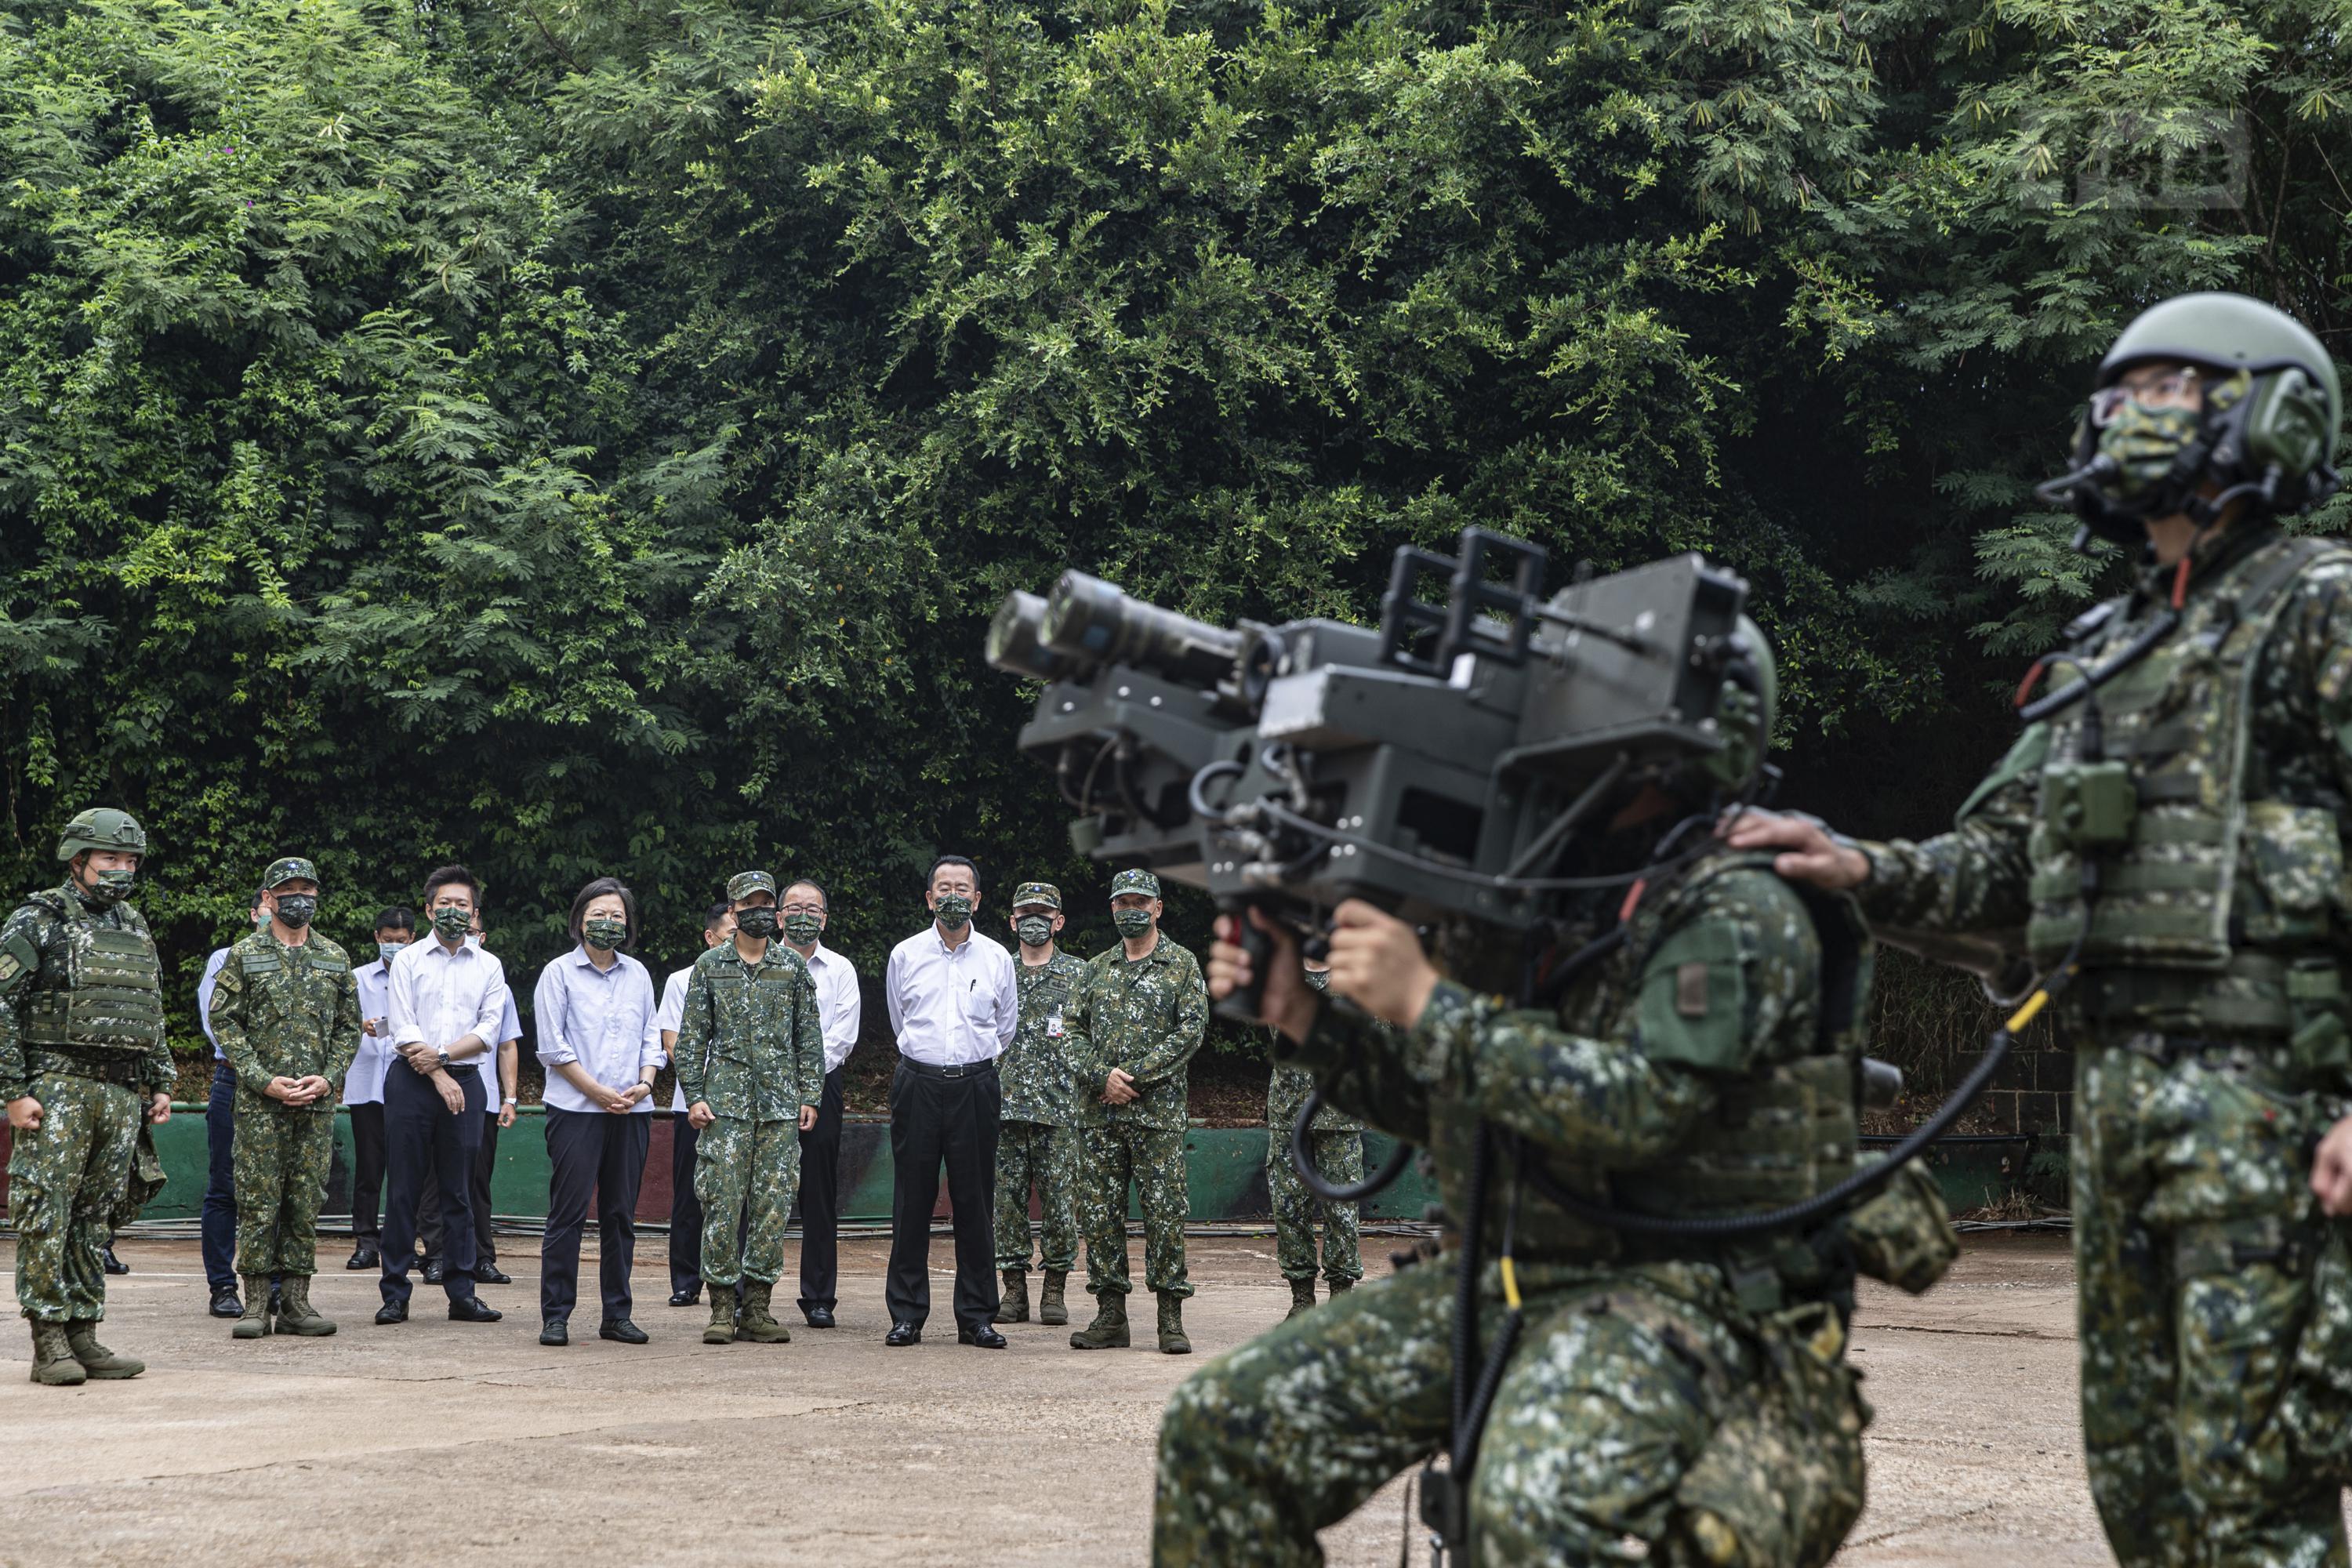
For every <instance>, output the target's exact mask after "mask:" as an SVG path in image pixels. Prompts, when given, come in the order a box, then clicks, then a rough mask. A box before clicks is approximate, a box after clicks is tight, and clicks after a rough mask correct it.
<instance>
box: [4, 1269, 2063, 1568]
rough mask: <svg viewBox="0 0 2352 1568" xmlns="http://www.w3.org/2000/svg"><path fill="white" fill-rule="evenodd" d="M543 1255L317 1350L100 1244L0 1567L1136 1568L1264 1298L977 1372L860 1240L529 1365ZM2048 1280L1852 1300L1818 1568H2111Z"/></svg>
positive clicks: (1275, 1294) (1247, 1297) (1344, 1549)
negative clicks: (101, 1270)
mask: <svg viewBox="0 0 2352 1568" xmlns="http://www.w3.org/2000/svg"><path fill="white" fill-rule="evenodd" d="M1369 1241H1370V1238H1368V1242H1369ZM536 1246H537V1244H536V1242H535V1241H533V1240H530V1239H526V1238H521V1237H517V1238H512V1239H510V1240H509V1241H508V1243H507V1245H506V1247H505V1248H504V1249H503V1250H502V1253H501V1258H500V1261H501V1263H502V1264H503V1265H504V1266H505V1267H506V1268H508V1269H509V1271H510V1272H511V1273H513V1274H514V1276H515V1283H514V1284H512V1285H510V1286H501V1287H488V1288H485V1289H484V1290H483V1292H482V1294H483V1297H484V1299H485V1300H488V1301H489V1302H490V1303H491V1304H492V1305H494V1306H497V1307H499V1308H501V1309H503V1310H506V1312H507V1314H508V1316H507V1318H506V1321H504V1322H501V1323H497V1324H492V1325H488V1326H473V1325H461V1324H456V1323H451V1322H449V1321H446V1319H445V1318H444V1317H443V1316H442V1306H441V1298H440V1294H439V1292H438V1291H437V1290H436V1289H426V1288H420V1289H418V1291H417V1296H416V1301H415V1308H416V1309H417V1310H416V1315H415V1317H414V1318H413V1319H412V1321H409V1322H408V1323H406V1324H404V1325H402V1326H399V1327H396V1328H377V1327H376V1326H374V1324H373V1321H371V1320H372V1317H373V1311H374V1309H375V1306H376V1304H377V1298H376V1293H375V1286H374V1276H373V1274H362V1275H354V1274H346V1273H344V1272H342V1271H341V1268H339V1267H334V1266H338V1265H340V1263H341V1259H342V1258H343V1256H344V1255H345V1253H344V1249H343V1247H341V1245H338V1246H337V1247H336V1249H335V1251H334V1252H333V1253H332V1255H331V1260H330V1261H331V1271H330V1272H328V1273H325V1274H322V1275H321V1276H320V1279H319V1282H318V1286H317V1288H316V1289H314V1291H313V1298H314V1300H316V1301H317V1302H318V1304H319V1305H320V1307H321V1308H322V1310H325V1311H326V1312H327V1313H328V1314H329V1315H330V1316H331V1317H334V1318H336V1319H338V1320H339V1321H341V1325H342V1331H341V1333H339V1334H337V1335H336V1336H334V1337H333V1338H331V1339H324V1340H294V1339H283V1338H273V1339H268V1340H264V1341H261V1342H247V1343H239V1342H232V1341H231V1340H230V1338H229V1337H228V1325H227V1324H226V1323H225V1322H221V1321H216V1320H215V1319H212V1318H209V1317H206V1316H205V1314H204V1300H205V1296H204V1288H203V1279H202V1275H201V1270H200V1269H199V1268H198V1266H197V1261H196V1250H195V1247H194V1244H193V1243H188V1242H163V1241H152V1242H151V1241H126V1242H125V1243H124V1244H123V1246H122V1247H121V1252H122V1255H123V1257H124V1258H125V1260H126V1261H128V1262H129V1263H130V1264H131V1267H132V1269H133V1272H132V1273H131V1275H130V1276H129V1277H128V1278H124V1279H115V1280H113V1281H111V1289H112V1295H111V1297H110V1300H111V1303H112V1305H111V1308H110V1312H111V1315H110V1318H109V1320H108V1324H107V1334H106V1338H107V1339H108V1340H109V1341H110V1342H111V1343H112V1344H113V1345H114V1346H115V1347H116V1348H117V1349H119V1350H122V1351H125V1352H130V1353H132V1354H136V1355H140V1356H142V1357H144V1358H145V1359H146V1360H147V1361H148V1363H149V1365H150V1369H151V1370H150V1371H149V1372H148V1373H147V1374H146V1375H145V1376H143V1377H141V1378H138V1379H136V1380H135V1381H132V1382H129V1383H118V1384H87V1385H85V1386H83V1387H81V1388H79V1389H70V1390H67V1389H50V1388H42V1387H38V1386H37V1385H35V1384H31V1383H30V1382H28V1381H27V1380H26V1376H25V1373H26V1363H27V1362H28V1359H29V1345H28V1344H27V1343H26V1342H24V1341H22V1340H16V1341H14V1342H7V1343H5V1344H0V1351H5V1353H6V1354H7V1355H10V1356H13V1357H14V1358H16V1364H15V1365H14V1366H13V1367H0V1473H5V1474H6V1476H7V1477H8V1479H9V1481H10V1483H11V1484H10V1485H9V1487H8V1488H7V1489H6V1491H5V1496H0V1563H7V1564H19V1563H23V1564H33V1563H110V1564H117V1563H120V1564H136V1563H191V1562H199V1563H200V1562H229V1561H234V1562H260V1563H271V1562H276V1563H306V1564H307V1563H371V1564H372V1563H388V1562H456V1561H472V1562H478V1563H496V1564H499V1568H508V1565H514V1568H522V1565H526V1564H541V1563H547V1564H561V1565H562V1568H588V1565H591V1564H604V1563H680V1564H687V1563H693V1564H697V1565H698V1568H708V1565H709V1564H712V1563H826V1564H833V1563H845V1564H858V1563H875V1564H885V1563H887V1564H891V1565H894V1568H913V1565H917V1564H932V1563H938V1564H966V1563H986V1564H991V1565H996V1564H1011V1563H1140V1562H1142V1561H1143V1560H1144V1556H1145V1543H1146V1533H1147V1516H1148V1512H1149V1509H1150V1492H1151V1479H1152V1440H1153V1432H1154V1427H1155V1425H1156V1423H1157V1421H1158V1418H1159V1414H1160V1405H1161V1404H1162V1402H1163V1401H1164V1400H1165V1398H1166V1396H1167V1394H1168V1391H1169V1389H1170V1388H1171V1386H1172V1385H1173V1384H1174V1383H1175V1382H1176V1381H1177V1380H1178V1379H1179V1378H1181V1377H1182V1376H1183V1375H1184V1374H1185V1373H1187V1372H1189V1371H1191V1370H1192V1369H1193V1368H1195V1367H1197V1366H1199V1365H1200V1364H1201V1363H1202V1359H1203V1356H1204V1355H1205V1354H1213V1353H1215V1352H1219V1351H1223V1350H1225V1349H1227V1348H1229V1347H1231V1346H1233V1345H1234V1344H1236V1343H1238V1342H1241V1341H1242V1340H1244V1339H1245V1338H1247V1337H1249V1336H1250V1335H1252V1334H1255V1333H1256V1332H1258V1331H1261V1330H1262V1329H1264V1328H1265V1327H1266V1326H1268V1325H1269V1324H1271V1323H1273V1322H1275V1321H1277V1320H1278V1319H1279V1318H1280V1317H1281V1316H1282V1313H1283V1311H1284V1310H1285V1309H1286V1305H1287V1302H1288V1295H1287V1292H1286V1290H1285V1289H1284V1288H1283V1286H1282V1283H1281V1281H1280V1279H1278V1278H1277V1277H1276V1273H1275V1268H1274V1260H1273V1245H1272V1242H1271V1240H1270V1239H1267V1240H1250V1239H1243V1240H1232V1239H1222V1238H1221V1239H1195V1240H1194V1242H1193V1243H1192V1273H1193V1278H1194V1280H1195V1281H1196V1283H1197V1284H1198V1286H1199V1288H1200V1291H1201V1294H1200V1295H1199V1297H1198V1298H1196V1299H1195V1300H1194V1301H1193V1303H1192V1307H1191V1310H1189V1311H1188V1313H1187V1316H1186V1321H1187V1324H1188V1326H1189V1327H1190V1329H1191V1331H1192V1338H1193V1342H1194V1344H1195V1345H1196V1347H1197V1350H1198V1352H1200V1353H1196V1354H1194V1355H1192V1356H1191V1357H1186V1358H1179V1357H1171V1356H1162V1355H1160V1354H1158V1353H1157V1352H1154V1351H1151V1350H1147V1349H1142V1348H1138V1349H1136V1350H1132V1351H1128V1352H1097V1353H1093V1354H1084V1355H1082V1354H1079V1353H1077V1352H1073V1351H1071V1350H1069V1349H1068V1348H1067V1347H1066V1342H1065V1335H1066V1332H1067V1331H1066V1330H1058V1329H1047V1328H1044V1327H1041V1326H1039V1325H1037V1324H1034V1323H1031V1324H1027V1325H1019V1326H1013V1327H1012V1328H1010V1329H1008V1331H1007V1332H1008V1333H1009V1334H1010V1336H1011V1338H1012V1340H1013V1346H1012V1348H1011V1349H1010V1350H1008V1351H1002V1352H983V1351H979V1350H975V1349H971V1348H966V1347H961V1346H959V1345H957V1344H956V1343H955V1342H954V1330H953V1327H952V1324H951V1323H950V1322H949V1321H948V1315H947V1313H946V1311H945V1310H944V1305H943V1304H944V1300H945V1297H946V1294H947V1290H948V1287H949V1275H948V1273H947V1271H946V1269H947V1265H948V1262H949V1257H948V1247H947V1245H946V1243H945V1242H944V1241H943V1240H942V1241H941V1242H940V1243H938V1244H936V1245H935V1247H934V1257H933V1263H934V1269H933V1274H934V1279H935V1287H934V1289H935V1293H936V1297H937V1299H938V1300H940V1303H941V1304H942V1305H941V1310H938V1311H937V1312H935V1315H934V1317H933V1319H932V1329H933V1331H934V1332H933V1334H932V1336H931V1337H929V1338H928V1339H927V1340H926V1342H924V1343H923V1344H922V1345H921V1346H919V1347H917V1348H914V1349H909V1350H895V1351H894V1350H890V1349H887V1348H886V1347H885V1346H884V1345H883V1344H882V1342H881V1336H882V1333H883V1331H885V1330H886V1329H887V1326H888V1324H887V1319H886V1317H885V1314H884V1310H883V1307H882V1301H881V1294H882V1290H881V1278H882V1265H883V1260H884V1256H885V1252H886V1247H885V1244H884V1243H882V1242H880V1241H866V1240H859V1241H852V1242H848V1243H845V1246H844V1248H843V1258H842V1267H843V1284H844V1299H843V1303H842V1306H841V1309H840V1318H841V1325H842V1326H841V1327H840V1328H839V1329H837V1330H835V1331H830V1332H819V1331H814V1330H807V1329H796V1330H795V1336H794V1339H793V1342H792V1343H791V1344H789V1345H776V1346H765V1345H751V1344H736V1345H730V1346H726V1347H723V1348H722V1347H707V1346H704V1345H703V1344H701V1343H699V1342H698V1339H697V1337H696V1336H697V1334H698V1331H699V1330H700V1327H701V1323H702V1321H703V1310H702V1309H699V1308H691V1309H689V1308H671V1307H669V1306H667V1305H666V1304H665V1302H666V1299H667V1295H668V1287H667V1273H666V1270H665V1268H664V1266H663V1258H662V1246H663V1244H662V1241H661V1239H660V1238H659V1237H652V1238H649V1242H648V1245H646V1246H645V1247H641V1249H640V1251H639V1255H638V1258H637V1268H636V1276H635V1279H636V1283H637V1287H638V1291H639V1296H638V1300H639V1306H638V1311H637V1316H638V1321H640V1323H641V1324H642V1325H643V1326H644V1327H645V1328H646V1331H648V1332H649V1333H651V1334H652V1335H653V1336H654V1342H653V1343H651V1344H649V1345H646V1346H644V1347H641V1348H631V1347H628V1346H624V1345H617V1344H610V1343H605V1342H601V1341H599V1340H597V1339H596V1338H595V1337H594V1320H595V1313H594V1310H593V1307H592V1308H591V1309H590V1310H588V1311H587V1312H586V1313H585V1314H582V1315H575V1319H574V1322H573V1330H574V1340H573V1343H572V1346H571V1347H570V1348H568V1349H563V1350H546V1349H542V1348H541V1346H540V1345H539V1343H538V1341H537V1333H538V1327H539V1322H538V1312H537V1310H536V1305H537V1298H538V1292H537V1285H538V1280H537V1274H536V1264H537V1251H536ZM1367 1250H1368V1251H1370V1250H1372V1247H1368V1248H1367ZM1139 1251H1140V1246H1139V1244H1138V1252H1139ZM583 1275H585V1276H587V1278H588V1279H593V1272H592V1271H591V1270H590V1269H588V1268H583ZM585 1282H586V1280H584V1279H583V1283H585ZM2071 1286H2072V1279H2071V1268H2070V1267H2069V1265H2068V1263H2067V1260H2066V1256H2065V1252H2064V1247H2063V1241H2059V1240H2052V1239H2046V1238H2024V1239H2016V1240H1995V1241H1990V1242H1981V1243H1978V1244H1976V1245H1974V1246H1972V1247H1970V1249H1969V1253H1968V1255H1967V1256H1966V1257H1965V1258H1963V1259H1962V1261H1961V1263H1960V1265H1959V1267H1958V1269H1957V1270H1956V1271H1955V1273H1954V1275H1953V1277H1952V1278H1951V1279H1948V1281H1947V1282H1946V1283H1945V1284H1944V1285H1943V1287H1942V1288H1941V1289H1938V1290H1937V1291H1936V1292H1935V1293H1934V1294H1933V1295H1931V1296H1929V1297H1927V1299H1925V1300H1916V1301H1915V1300H1911V1299H1909V1298H1906V1297H1903V1296H1900V1295H1896V1294H1894V1293H1891V1292H1887V1291H1883V1290H1871V1291H1869V1292H1868V1293H1867V1294H1866V1295H1865V1297H1864V1306H1863V1310H1862V1314H1861V1318H1860V1322H1859V1325H1858V1331H1857V1333H1856V1336H1855V1353H1856V1356H1857V1359H1858V1361H1859V1363H1860V1364H1861V1365H1862V1366H1864V1368H1865V1369H1867V1372H1868V1374H1869V1375H1868V1384H1867V1392H1868V1394H1869V1396H1870V1398H1871V1400H1872V1401H1873V1403H1874V1405H1876V1407H1877V1411H1878V1419H1877V1423H1876V1425H1875V1426H1873V1427H1872V1429H1871V1434H1870V1458H1871V1466H1872V1471H1871V1498H1872V1501H1871V1506H1870V1510H1869V1511H1868V1512H1867V1513H1866V1514H1865V1515H1864V1518H1863V1521H1862V1522H1861V1524H1860V1525H1859V1526H1858V1527H1857V1528H1856V1529H1855V1531H1854V1532H1853V1538H1852V1540H1851V1542H1850V1543H1849V1544H1848V1546H1847V1548H1846V1551H1845V1552H1844V1554H1843V1556H1842V1557H1841V1558H1840V1559H1839V1562H1840V1563H1847V1564H1853V1565H1854V1568H1864V1565H1868V1568H1895V1565H1897V1564H1900V1565H1903V1568H1928V1565H1943V1564H1984V1565H1988V1568H1990V1565H1993V1564H2000V1565H2003V1568H2007V1565H2011V1564H2016V1563H2027V1562H2031V1563H2034V1564H2035V1565H2036V1568H2071V1565H2073V1564H2092V1563H2105V1562H2107V1561H2108V1558H2107V1556H2106V1555H2105V1552H2104V1550H2103V1549H2102V1547H2101V1545H2100V1538H2099V1532H2098V1525H2097V1521H2096V1519H2095V1516H2094V1515H2093V1512H2092V1510H2091V1504H2090V1500H2089V1496H2088V1494H2087V1492H2086V1490H2085V1488H2084V1480H2083V1474H2082V1458H2081V1450H2080V1445H2079V1443H2078V1442H2077V1439H2076V1436H2075V1430H2074V1425H2075V1423H2074V1342H2073V1341H2074V1317H2073V1306H2072V1300H2071ZM779 1294H780V1296H781V1295H784V1294H788V1292H780V1293H779ZM1083 1300H1084V1299H1083V1298H1081V1301H1083ZM782 1305H783V1303H782V1301H781V1300H780V1301H779V1307H780V1308H781V1307H782ZM1146 1310H1147V1311H1148V1310H1149V1309H1148V1307H1147V1309H1146ZM795 1321H796V1319H795ZM1146 1321H1147V1322H1148V1321H1149V1320H1148V1319H1147V1320H1146ZM943 1325H944V1326H945V1332H944V1334H943V1335H942V1334H940V1333H939V1332H938V1331H939V1330H940V1328H941V1327H942V1326H943ZM1142 1343H1143V1340H1142V1339H1141V1338H1140V1337H1139V1346H1140V1345H1141V1344H1142ZM1401 1508H1402V1488H1401V1487H1399V1486H1391V1488H1390V1489H1388V1490H1386V1491H1385V1492H1383V1493H1382V1494H1381V1496H1380V1497H1378V1498H1376V1499H1375V1500H1373V1501H1372V1502H1371V1503H1370V1505H1368V1506H1367V1507H1366V1508H1365V1509H1364V1510H1361V1511H1360V1512H1359V1513H1358V1514H1357V1515H1356V1516H1355V1517H1354V1518H1353V1519H1351V1520H1349V1521H1347V1522H1345V1523H1343V1524H1341V1525H1340V1526H1339V1527H1337V1528H1335V1529H1333V1530H1331V1531H1327V1532H1326V1535H1325V1538H1324V1539H1325V1544H1326V1546H1327V1548H1328V1551H1329V1552H1330V1554H1331V1558H1332V1561H1334V1562H1335V1563H1345V1564H1361V1565H1363V1568H1372V1565H1375V1564H1380V1565H1386V1564H1390V1563H1395V1562H1396V1560H1397V1549H1398V1544H1399V1542H1400V1538H1401V1534H1402V1513H1401ZM1424 1560H1425V1559H1424V1558H1423V1556H1422V1554H1421V1553H1420V1552H1418V1551H1417V1552H1415V1554H1414V1561H1416V1562H1420V1561H1424Z"/></svg>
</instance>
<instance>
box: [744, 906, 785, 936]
mask: <svg viewBox="0 0 2352 1568" xmlns="http://www.w3.org/2000/svg"><path fill="white" fill-rule="evenodd" d="M735 929H736V930H737V931H741V932H742V933H743V934H744V935H745V936H748V937H750V938H751V939H752V940H753V941H755V942H765V941H767V940H768V939H769V938H770V937H772V936H773V935H775V934H776V911H775V910H772V909H768V908H766V907H765V906H761V907H760V908H758V909H750V910H737V911H736V912H735Z"/></svg>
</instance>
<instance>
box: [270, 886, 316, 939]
mask: <svg viewBox="0 0 2352 1568" xmlns="http://www.w3.org/2000/svg"><path fill="white" fill-rule="evenodd" d="M318 912H319V900H318V897H317V895H315V894H312V893H280V894H278V923H279V924H280V925H283V926H284V927H285V928H286V929H287V930H288V931H300V930H301V929H302V928H303V927H304V926H306V925H309V924H310V917H311V916H313V915H315V914H317V913H318Z"/></svg>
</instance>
